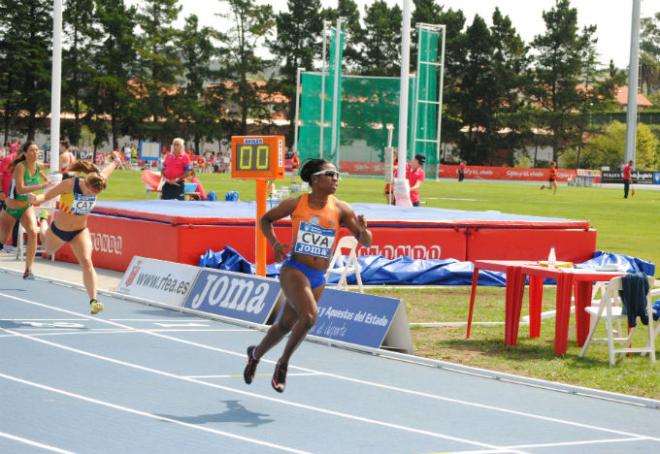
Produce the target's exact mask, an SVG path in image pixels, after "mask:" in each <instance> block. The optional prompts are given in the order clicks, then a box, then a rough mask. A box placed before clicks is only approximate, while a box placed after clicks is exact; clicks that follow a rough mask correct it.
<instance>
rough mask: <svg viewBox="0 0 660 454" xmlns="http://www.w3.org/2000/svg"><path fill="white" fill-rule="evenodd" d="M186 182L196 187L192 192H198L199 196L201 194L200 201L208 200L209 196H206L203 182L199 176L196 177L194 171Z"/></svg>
mask: <svg viewBox="0 0 660 454" xmlns="http://www.w3.org/2000/svg"><path fill="white" fill-rule="evenodd" d="M186 181H187V182H188V183H190V184H192V185H194V188H193V190H192V192H196V193H197V194H199V195H198V197H199V200H206V199H207V198H208V196H207V195H206V191H205V190H204V186H202V182H201V181H199V179H198V178H197V175H195V171H194V170H192V171H191V172H190V175H188V177H187V178H186Z"/></svg>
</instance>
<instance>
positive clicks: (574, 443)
mask: <svg viewBox="0 0 660 454" xmlns="http://www.w3.org/2000/svg"><path fill="white" fill-rule="evenodd" d="M646 440H648V438H647V437H639V438H610V439H601V440H580V441H565V442H557V443H538V444H529V445H517V446H508V447H509V448H512V449H518V448H552V447H555V446H581V445H594V444H603V443H629V442H634V441H646Z"/></svg>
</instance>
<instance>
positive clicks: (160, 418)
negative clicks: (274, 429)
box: [0, 372, 309, 454]
mask: <svg viewBox="0 0 660 454" xmlns="http://www.w3.org/2000/svg"><path fill="white" fill-rule="evenodd" d="M0 378H4V379H6V380H9V381H13V382H16V383H21V384H23V385H28V386H33V387H35V388H39V389H42V390H45V391H49V392H53V393H57V394H61V395H63V396H67V397H72V398H74V399H79V400H83V401H85V402H89V403H92V404H96V405H101V406H103V407H108V408H112V409H114V410H119V411H123V412H126V413H131V414H134V415H138V416H144V417H146V418H151V419H156V420H158V421H165V422H169V423H172V424H178V425H180V426H184V427H187V428H189V429H195V430H201V431H204V432H209V433H212V434H216V435H220V436H223V437H227V438H233V439H235V440H240V441H245V442H248V443H253V444H256V445H260V446H266V447H269V448H274V449H279V450H280V451H286V452H293V453H297V454H309V453H308V452H307V451H302V450H300V449H294V448H289V447H288V446H283V445H278V444H275V443H270V442H267V441H262V440H258V439H256V438H250V437H244V436H241V435H236V434H233V433H230V432H225V431H223V430H217V429H211V428H209V427H204V426H200V425H196V424H190V423H186V422H183V421H179V420H177V419H172V418H168V417H166V416H160V415H156V414H154V413H149V412H146V411H142V410H137V409H135V408H130V407H125V406H123V405H118V404H114V403H112V402H108V401H104V400H99V399H95V398H93V397H88V396H83V395H82V394H77V393H74V392H70V391H66V390H64V389H60V388H53V387H52V386H48V385H43V384H41V383H36V382H33V381H29V380H25V379H22V378H19V377H14V376H13V375H7V374H3V373H2V372H0ZM58 452H66V453H69V451H58Z"/></svg>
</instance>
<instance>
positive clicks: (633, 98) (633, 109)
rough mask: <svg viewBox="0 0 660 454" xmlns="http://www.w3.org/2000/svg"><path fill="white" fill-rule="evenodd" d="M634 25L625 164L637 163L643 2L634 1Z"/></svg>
mask: <svg viewBox="0 0 660 454" xmlns="http://www.w3.org/2000/svg"><path fill="white" fill-rule="evenodd" d="M632 3H633V9H632V24H631V27H630V64H629V65H628V109H627V114H626V117H627V118H626V122H627V127H626V156H625V162H628V161H633V162H635V145H636V141H637V79H638V75H639V10H640V6H641V0H633V2H632Z"/></svg>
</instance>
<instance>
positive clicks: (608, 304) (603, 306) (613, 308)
mask: <svg viewBox="0 0 660 454" xmlns="http://www.w3.org/2000/svg"><path fill="white" fill-rule="evenodd" d="M648 279H649V286H650V287H652V286H653V282H654V278H653V277H650V276H649V278H648ZM621 283H622V277H620V276H619V277H615V278H613V279H612V280H611V281H609V283H608V285H607V286H606V287H605V289H604V290H603V294H602V298H601V303H600V304H599V305H597V306H590V307H587V308H585V311H586V312H587V313H588V314H589V315H590V317H591V323H590V328H589V335H588V336H587V339H586V341H585V342H584V346H583V347H582V351H580V355H579V356H580V358H583V357H584V354H585V353H586V351H587V348H588V347H589V345H590V344H591V343H592V342H606V343H607V349H608V354H609V361H610V366H613V365H614V363H615V361H616V354H617V353H619V354H621V356H623V354H625V353H648V354H649V356H650V358H651V362H655V326H654V323H653V318H652V314H653V307H652V306H653V303H652V299H653V297H652V292H649V294H648V296H647V298H646V306H647V311H648V313H649V325H648V340H647V342H646V345H645V346H644V347H633V346H632V344H631V340H632V337H633V334H634V333H635V331H636V327H635V328H629V330H628V333H627V335H626V336H624V333H623V331H622V330H621V329H620V328H619V330H618V332H615V330H614V328H613V326H612V324H613V322H615V321H616V322H619V323H620V321H621V320H627V317H628V316H627V315H625V314H623V307H622V306H621V299H620V298H619V291H620V290H621ZM601 319H604V320H605V329H606V331H607V337H604V338H596V337H594V332H595V331H596V328H597V327H598V322H599V321H600V320H601ZM637 324H638V326H639V324H641V321H638V323H637ZM619 326H620V325H619ZM620 345H622V346H620Z"/></svg>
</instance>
